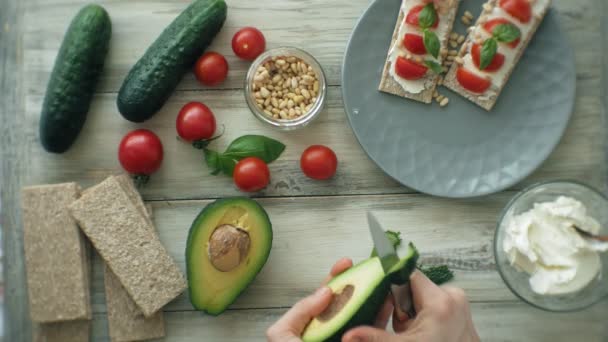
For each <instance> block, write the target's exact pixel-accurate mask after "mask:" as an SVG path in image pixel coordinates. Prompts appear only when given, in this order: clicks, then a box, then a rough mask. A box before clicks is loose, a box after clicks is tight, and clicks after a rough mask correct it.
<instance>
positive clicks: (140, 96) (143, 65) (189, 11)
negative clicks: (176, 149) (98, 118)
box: [117, 0, 227, 122]
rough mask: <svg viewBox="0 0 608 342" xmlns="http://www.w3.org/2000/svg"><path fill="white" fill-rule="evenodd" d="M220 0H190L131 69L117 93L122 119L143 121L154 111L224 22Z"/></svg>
mask: <svg viewBox="0 0 608 342" xmlns="http://www.w3.org/2000/svg"><path fill="white" fill-rule="evenodd" d="M226 12H227V7H226V3H225V2H224V0H194V2H192V4H190V6H188V8H186V9H185V10H184V11H183V12H182V13H181V14H180V15H179V16H178V17H177V18H175V20H173V22H172V23H171V24H170V25H169V26H168V27H167V28H165V30H164V31H163V32H162V33H161V35H160V36H159V37H158V38H157V39H156V41H155V42H154V43H152V45H151V46H150V47H149V48H148V50H147V51H146V52H145V54H144V55H143V56H142V57H141V58H140V59H139V61H137V63H136V64H135V65H134V66H133V68H132V69H131V71H129V74H128V75H127V77H126V79H125V81H124V82H123V84H122V86H121V88H120V91H119V93H118V100H117V105H118V110H119V111H120V113H121V114H122V116H124V118H125V119H127V120H129V121H132V122H143V121H145V120H147V119H149V118H151V117H152V116H153V115H154V114H155V113H156V112H158V111H159V110H160V109H161V107H162V106H163V105H164V103H165V102H166V101H167V99H168V98H169V96H170V95H171V93H172V92H173V91H174V90H175V88H176V87H177V84H178V83H179V82H180V80H181V79H182V77H183V76H184V74H185V73H186V72H188V71H189V70H191V69H192V66H193V65H194V63H195V62H196V60H197V59H198V58H199V57H200V56H201V55H202V54H203V52H204V51H205V49H206V48H207V47H208V46H209V44H211V41H212V40H213V38H214V37H215V36H216V35H217V33H218V32H219V31H220V29H221V28H222V25H223V24H224V21H225V19H226Z"/></svg>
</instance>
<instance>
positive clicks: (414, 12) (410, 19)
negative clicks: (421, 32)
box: [405, 4, 439, 28]
mask: <svg viewBox="0 0 608 342" xmlns="http://www.w3.org/2000/svg"><path fill="white" fill-rule="evenodd" d="M424 6H426V4H425V5H418V6H414V7H412V9H411V10H410V11H409V12H408V14H407V16H406V17H405V22H406V23H408V24H410V25H413V26H416V27H419V26H420V23H419V22H418V16H419V15H420V12H421V11H422V9H423V8H424ZM438 25H439V17H437V20H435V23H434V24H433V28H437V26H438Z"/></svg>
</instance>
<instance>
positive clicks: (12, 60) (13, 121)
mask: <svg viewBox="0 0 608 342" xmlns="http://www.w3.org/2000/svg"><path fill="white" fill-rule="evenodd" d="M22 5H23V3H21V2H19V1H14V0H0V8H1V10H0V45H1V46H2V47H1V48H0V75H2V77H0V120H1V122H2V124H0V164H1V167H0V228H2V263H3V268H2V272H3V274H2V277H3V279H4V294H3V297H4V299H3V300H4V307H5V314H4V316H3V317H4V320H5V324H4V329H5V334H6V335H5V336H6V341H30V340H31V338H32V334H31V322H30V321H29V319H28V317H29V313H28V312H29V310H28V302H27V286H25V284H26V280H25V262H24V258H23V234H22V233H21V217H20V210H19V192H20V190H21V176H22V172H21V170H22V167H23V164H22V162H23V160H22V159H21V158H22V157H23V155H24V152H23V151H24V142H23V126H24V120H22V117H23V116H22V115H17V113H21V114H23V108H24V107H23V96H22V94H23V93H22V87H23V83H22V81H21V77H22V73H21V70H22V66H23V64H22V62H23V47H22V40H21V32H22V31H21V29H22V23H23V16H22V13H23V7H22ZM8 317H10V321H9V318H8Z"/></svg>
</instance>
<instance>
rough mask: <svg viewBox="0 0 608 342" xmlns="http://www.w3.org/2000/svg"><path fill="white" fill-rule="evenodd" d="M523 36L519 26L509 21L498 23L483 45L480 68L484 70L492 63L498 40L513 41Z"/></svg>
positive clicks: (503, 41) (502, 41)
mask: <svg viewBox="0 0 608 342" xmlns="http://www.w3.org/2000/svg"><path fill="white" fill-rule="evenodd" d="M519 37H521V31H519V28H517V26H515V25H513V24H511V23H508V24H500V25H497V26H496V27H495V28H494V29H493V30H492V37H491V38H488V39H486V41H485V42H483V45H482V46H481V53H480V55H481V56H480V58H479V59H480V61H479V69H480V70H483V69H485V68H487V67H488V65H490V63H492V60H493V59H494V56H496V51H497V50H498V42H501V43H512V42H514V41H516V40H517V39H519Z"/></svg>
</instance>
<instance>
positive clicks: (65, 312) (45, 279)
mask: <svg viewBox="0 0 608 342" xmlns="http://www.w3.org/2000/svg"><path fill="white" fill-rule="evenodd" d="M79 193H80V188H79V187H78V185H77V184H75V183H65V184H56V185H41V186H32V187H26V188H24V189H23V190H22V192H21V208H22V214H23V240H24V241H23V242H24V250H25V264H26V274H27V286H28V294H29V307H30V316H31V318H32V320H33V321H35V322H40V323H49V322H62V321H70V320H77V319H90V318H91V304H90V289H89V280H88V262H89V259H88V253H87V251H86V247H85V241H84V237H83V235H82V233H81V232H80V230H79V229H78V226H77V225H76V222H75V221H74V220H73V219H72V217H71V216H70V214H69V212H68V205H69V204H70V203H72V202H73V201H74V200H76V199H77V198H78V196H79Z"/></svg>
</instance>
